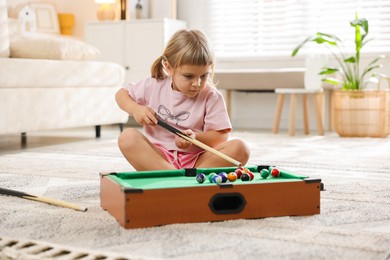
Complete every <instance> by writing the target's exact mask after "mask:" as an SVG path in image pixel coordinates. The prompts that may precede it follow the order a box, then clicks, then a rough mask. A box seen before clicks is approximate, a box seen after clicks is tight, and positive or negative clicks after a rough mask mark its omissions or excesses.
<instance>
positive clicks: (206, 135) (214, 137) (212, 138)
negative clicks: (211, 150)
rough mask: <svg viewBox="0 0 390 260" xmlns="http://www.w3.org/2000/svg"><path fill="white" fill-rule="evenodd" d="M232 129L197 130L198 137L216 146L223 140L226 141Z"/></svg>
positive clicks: (211, 145) (201, 140)
mask: <svg viewBox="0 0 390 260" xmlns="http://www.w3.org/2000/svg"><path fill="white" fill-rule="evenodd" d="M229 132H230V130H228V129H226V130H220V131H214V130H212V131H207V132H195V136H196V139H197V140H198V141H200V142H202V143H204V144H207V145H208V146H210V147H215V146H217V145H218V144H220V143H222V142H226V141H227V140H228V137H229Z"/></svg>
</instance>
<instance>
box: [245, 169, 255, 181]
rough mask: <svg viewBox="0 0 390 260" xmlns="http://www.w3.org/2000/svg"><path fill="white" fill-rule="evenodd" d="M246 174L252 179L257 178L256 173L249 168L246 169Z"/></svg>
mask: <svg viewBox="0 0 390 260" xmlns="http://www.w3.org/2000/svg"><path fill="white" fill-rule="evenodd" d="M246 174H248V175H249V177H250V180H253V179H254V178H255V175H254V174H253V172H251V171H250V170H247V171H246Z"/></svg>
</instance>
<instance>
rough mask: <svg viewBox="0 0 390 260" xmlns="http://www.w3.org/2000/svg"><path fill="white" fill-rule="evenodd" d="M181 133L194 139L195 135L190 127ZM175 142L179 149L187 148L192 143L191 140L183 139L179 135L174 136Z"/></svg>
mask: <svg viewBox="0 0 390 260" xmlns="http://www.w3.org/2000/svg"><path fill="white" fill-rule="evenodd" d="M183 133H184V134H185V135H187V136H189V137H191V138H192V139H195V138H196V135H195V133H194V131H192V130H190V129H187V130H184V131H183ZM175 144H176V146H177V147H178V148H180V149H188V148H190V146H191V145H192V143H191V142H188V141H187V140H184V139H183V138H181V137H180V136H176V137H175Z"/></svg>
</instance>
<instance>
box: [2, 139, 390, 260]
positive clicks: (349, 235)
mask: <svg viewBox="0 0 390 260" xmlns="http://www.w3.org/2000/svg"><path fill="white" fill-rule="evenodd" d="M233 137H240V138H243V139H245V140H247V141H248V142H249V143H250V145H251V151H252V155H251V159H250V162H249V164H251V165H253V164H273V165H277V166H280V167H284V168H287V169H289V170H293V171H295V172H297V173H302V174H306V175H309V176H311V177H320V178H321V179H322V181H323V183H324V185H325V189H326V190H325V191H322V192H321V214H319V215H314V216H306V217H275V218H266V219H254V220H245V219H242V220H235V221H223V222H215V223H195V224H174V225H167V226H161V227H154V228H146V229H133V230H125V229H123V228H121V227H120V226H119V225H118V223H117V222H116V221H115V219H114V218H113V217H111V215H109V214H108V213H107V212H105V211H104V210H102V209H101V208H100V206H99V172H101V171H130V170H132V168H131V167H130V166H129V165H128V164H127V162H126V161H125V160H124V159H123V158H122V155H121V154H120V152H119V150H118V148H117V144H116V140H115V139H114V138H113V139H112V140H111V139H105V140H104V139H103V140H95V139H92V138H91V139H89V140H80V141H79V142H71V143H65V144H61V145H53V146H46V147H38V148H32V149H26V150H23V151H21V152H15V153H12V154H3V155H0V187H3V188H10V189H16V190H23V191H26V192H31V193H35V194H40V195H45V196H49V197H54V198H57V199H62V200H66V201H70V202H74V203H78V204H80V205H83V206H87V207H88V211H87V212H78V211H74V210H70V209H66V208H60V207H55V206H51V205H47V204H44V203H39V202H33V201H30V200H24V199H20V198H16V197H9V196H0V257H1V256H3V257H6V256H7V255H6V253H7V252H12V255H13V257H15V255H17V252H18V250H15V248H12V250H10V247H12V246H13V245H12V243H11V245H9V244H8V245H7V244H6V243H5V244H4V243H3V244H2V243H1V238H3V240H4V241H10V239H11V240H12V239H14V241H18V240H21V241H24V242H25V241H29V240H31V241H33V242H31V243H32V244H34V245H35V244H39V243H43V244H47V243H50V244H51V245H52V247H55V245H57V247H59V248H69V250H68V251H72V250H76V251H77V252H88V251H90V252H96V251H98V252H103V253H105V254H106V258H105V259H166V258H172V259H216V258H218V259H381V260H382V259H383V260H384V259H390V138H385V139H371V138H339V137H338V136H337V135H335V134H327V135H326V136H324V137H320V136H315V135H311V136H300V135H298V136H297V137H293V138H291V137H288V136H287V135H285V134H279V135H272V134H268V133H254V132H235V133H233ZM259 199H267V198H259ZM156 217H158V216H156ZM15 243H16V242H15ZM15 243H14V244H15ZM75 248H76V249H75ZM22 251H23V250H20V255H19V256H16V257H15V258H17V257H19V259H29V258H28V257H27V255H26V253H22ZM65 251H66V250H65ZM90 254H92V255H96V254H95V253H90ZM87 255H88V254H87ZM113 255H119V256H121V257H117V258H116V257H113ZM107 256H110V257H107ZM8 257H9V258H10V259H12V257H11V256H10V255H8ZM35 257H37V258H31V259H40V258H39V254H38V253H36V254H35ZM53 257H54V258H55V255H54V256H53ZM59 257H61V258H60V259H83V258H82V257H79V258H72V257H71V254H70V253H69V254H68V255H67V254H60V256H59ZM46 258H49V256H48V255H46ZM103 258H104V257H101V258H100V259H103ZM88 259H92V258H88ZM93 259H98V258H93Z"/></svg>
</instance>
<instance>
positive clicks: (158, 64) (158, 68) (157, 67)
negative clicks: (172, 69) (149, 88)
mask: <svg viewBox="0 0 390 260" xmlns="http://www.w3.org/2000/svg"><path fill="white" fill-rule="evenodd" d="M163 61H164V58H163V56H160V57H158V58H157V59H156V60H155V61H154V63H153V64H152V68H151V75H152V78H155V79H158V80H163V79H165V78H166V77H167V74H166V73H165V71H164V66H163V64H162V63H163Z"/></svg>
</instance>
